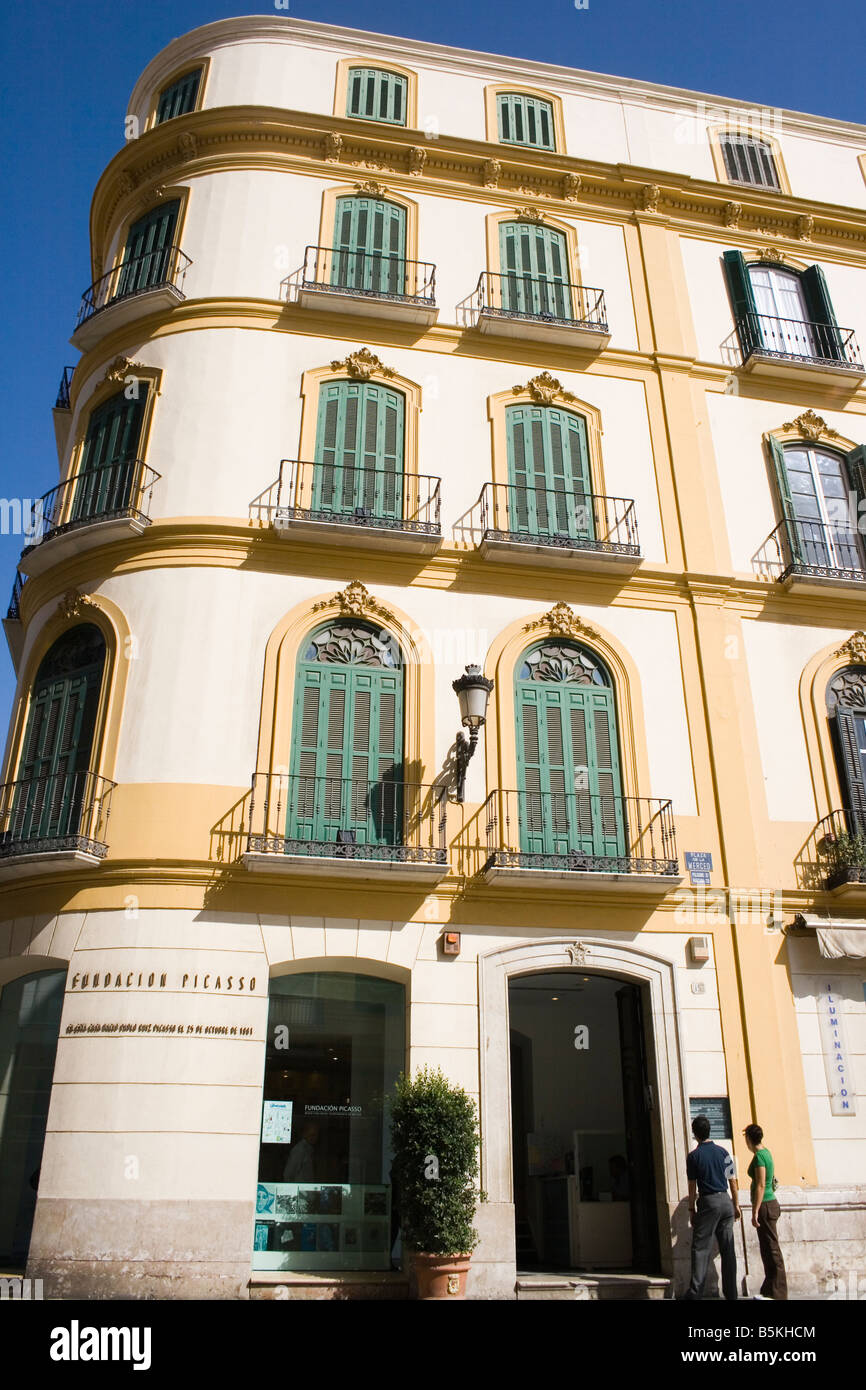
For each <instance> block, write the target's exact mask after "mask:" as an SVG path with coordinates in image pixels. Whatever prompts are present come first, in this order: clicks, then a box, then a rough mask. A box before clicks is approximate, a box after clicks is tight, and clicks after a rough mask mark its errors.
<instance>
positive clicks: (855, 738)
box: [827, 665, 866, 837]
mask: <svg viewBox="0 0 866 1390" xmlns="http://www.w3.org/2000/svg"><path fill="white" fill-rule="evenodd" d="M827 716H828V718H829V720H830V728H831V731H832V736H833V750H834V753H835V756H836V768H837V772H838V774H839V787H840V790H841V792H842V795H843V798H844V803H845V805H844V809H845V811H846V812H847V825H846V827H845V828H846V829H847V832H848V833H849V834H851V835H859V836H861V837H866V666H859V665H858V666H846V667H844V669H843V670H841V671H837V673H836V675H835V676H834V677H833V679H832V680H831V681H830V684H829V685H828V687H827Z"/></svg>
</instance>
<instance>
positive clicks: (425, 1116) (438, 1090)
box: [391, 1067, 483, 1255]
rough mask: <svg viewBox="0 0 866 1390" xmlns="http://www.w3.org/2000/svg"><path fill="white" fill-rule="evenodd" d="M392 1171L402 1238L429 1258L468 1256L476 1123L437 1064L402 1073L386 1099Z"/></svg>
mask: <svg viewBox="0 0 866 1390" xmlns="http://www.w3.org/2000/svg"><path fill="white" fill-rule="evenodd" d="M391 1142H392V1145H393V1150H394V1161H393V1167H392V1172H393V1176H394V1179H395V1183H396V1202H397V1208H398V1211H399V1213H400V1219H401V1223H402V1230H403V1241H404V1244H405V1245H406V1247H407V1249H409V1250H416V1251H419V1252H421V1253H424V1254H427V1255H464V1254H469V1253H470V1252H471V1251H472V1250H474V1248H475V1246H476V1245H477V1244H478V1232H477V1231H476V1230H475V1228H474V1226H473V1224H472V1222H473V1220H474V1217H475V1209H476V1206H477V1204H478V1200H479V1198H482V1200H483V1194H481V1193H479V1192H478V1189H477V1188H476V1186H475V1179H476V1177H477V1174H478V1143H479V1133H478V1120H477V1116H476V1113H475V1105H474V1103H473V1101H472V1100H471V1099H470V1097H469V1096H468V1095H467V1094H466V1092H465V1091H464V1090H463V1088H462V1087H461V1086H454V1085H452V1084H451V1082H449V1081H448V1079H447V1077H445V1076H443V1074H442V1072H441V1071H439V1070H438V1069H437V1070H436V1071H433V1070H432V1069H430V1068H428V1067H423V1068H422V1069H421V1070H419V1071H417V1072H416V1073H415V1076H414V1078H410V1077H408V1076H401V1077H400V1079H399V1081H398V1082H397V1084H396V1086H395V1089H394V1094H393V1096H392V1097H391Z"/></svg>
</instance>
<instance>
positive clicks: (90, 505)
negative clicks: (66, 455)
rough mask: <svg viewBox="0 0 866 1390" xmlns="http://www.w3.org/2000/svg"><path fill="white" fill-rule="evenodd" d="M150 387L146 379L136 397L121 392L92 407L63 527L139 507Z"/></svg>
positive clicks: (61, 517) (116, 514)
mask: <svg viewBox="0 0 866 1390" xmlns="http://www.w3.org/2000/svg"><path fill="white" fill-rule="evenodd" d="M147 390H148V388H147V385H146V383H144V382H139V391H138V395H137V397H136V398H135V399H133V400H129V399H127V396H126V392H125V391H118V392H117V394H116V395H114V396H111V397H110V398H109V399H108V400H107V401H103V403H102V405H99V406H97V407H96V409H95V410H93V411H91V414H90V419H89V420H88V422H87V434H86V436H85V439H84V447H83V449H82V451H81V459H80V462H79V466H78V474H77V478H76V484H75V490H74V492H73V494H72V499H71V505H70V511H69V515H68V517H65V518H64V517H63V516H60V517H59V518H58V520H59V522H60V524H61V525H62V524H63V522H64V521H66V522H67V523H72V522H82V521H88V520H91V519H94V518H96V517H103V518H107V517H112V516H120V515H126V514H127V512H128V511H129V509H130V507H134V506H135V505H137V502H138V494H139V491H140V483H141V478H140V474H141V464H140V460H139V446H140V444H141V431H142V423H143V420H144V411H145V406H146V404H147Z"/></svg>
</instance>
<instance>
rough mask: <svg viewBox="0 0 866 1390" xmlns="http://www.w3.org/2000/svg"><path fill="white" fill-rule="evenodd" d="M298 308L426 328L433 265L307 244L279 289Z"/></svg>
mask: <svg viewBox="0 0 866 1390" xmlns="http://www.w3.org/2000/svg"><path fill="white" fill-rule="evenodd" d="M281 289H282V291H283V297H284V298H286V299H288V298H292V297H293V298H294V299H295V301H296V302H297V303H298V304H299V305H300V306H301V308H303V309H313V310H315V311H317V312H318V311H319V310H322V309H325V310H335V311H337V312H338V313H343V314H362V315H365V316H367V317H372V318H378V319H382V318H386V319H392V320H394V321H395V322H398V323H406V324H417V325H419V326H420V327H425V328H426V327H429V326H430V324H432V323H435V322H436V317H437V315H438V313H439V310H438V309H437V307H436V267H435V265H430V264H428V263H427V262H426V261H408V260H406V259H405V257H403V256H393V255H380V254H374V253H373V252H370V251H340V250H335V249H334V248H333V247H331V246H308V247H307V249H306V252H305V255H304V264H303V266H302V267H301V269H300V270H299V271H297V272H296V274H295V275H292V276H289V277H288V278H287V279H286V280H284V281H283V284H282V286H281Z"/></svg>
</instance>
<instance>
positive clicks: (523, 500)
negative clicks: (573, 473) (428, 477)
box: [481, 483, 640, 556]
mask: <svg viewBox="0 0 866 1390" xmlns="http://www.w3.org/2000/svg"><path fill="white" fill-rule="evenodd" d="M481 530H482V534H483V537H484V539H485V540H491V541H512V542H520V541H525V542H527V543H529V544H533V545H549V546H553V547H557V546H558V547H561V548H563V549H569V550H596V551H600V552H605V553H609V554H616V555H635V556H639V555H640V542H639V540H638V533H637V515H636V513H635V505H634V502H633V501H632V500H631V498H628V497H602V496H600V495H599V494H597V493H590V492H583V491H581V490H580V489H579V488H575V487H572V488H569V489H563V488H557V489H554V488H544V487H524V486H523V485H520V484H512V483H485V484H484V487H483V488H482V490H481Z"/></svg>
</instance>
